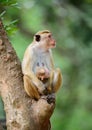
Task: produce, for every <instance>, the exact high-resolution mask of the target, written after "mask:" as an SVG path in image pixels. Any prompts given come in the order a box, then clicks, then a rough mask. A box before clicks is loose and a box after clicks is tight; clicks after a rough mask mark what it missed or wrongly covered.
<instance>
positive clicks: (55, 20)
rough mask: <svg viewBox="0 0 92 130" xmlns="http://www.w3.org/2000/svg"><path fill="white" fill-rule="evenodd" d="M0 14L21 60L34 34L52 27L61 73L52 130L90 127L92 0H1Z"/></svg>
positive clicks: (90, 129) (0, 106)
mask: <svg viewBox="0 0 92 130" xmlns="http://www.w3.org/2000/svg"><path fill="white" fill-rule="evenodd" d="M0 17H1V18H2V20H3V23H4V26H5V29H6V31H7V34H8V37H9V39H10V41H11V43H12V45H13V47H14V48H15V50H16V52H17V55H18V57H19V59H20V60H21V61H22V58H23V54H24V51H25V49H26V47H27V46H28V45H29V44H30V43H31V42H32V38H33V35H34V34H35V33H36V32H37V31H39V30H43V29H49V30H51V32H52V33H53V35H54V38H55V39H56V41H57V46H56V48H55V49H53V55H54V61H55V66H56V67H60V68H61V71H62V74H63V85H62V88H61V89H60V90H59V92H58V93H57V95H56V108H55V111H54V113H53V115H52V117H51V123H52V130H92V0H44V1H43V0H19V1H17V0H0ZM4 118H5V113H4V108H3V103H2V100H0V119H4Z"/></svg>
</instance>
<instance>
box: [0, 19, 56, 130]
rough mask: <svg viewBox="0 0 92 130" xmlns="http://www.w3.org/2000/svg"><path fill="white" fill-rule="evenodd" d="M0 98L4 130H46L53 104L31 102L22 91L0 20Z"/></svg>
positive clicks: (18, 67) (18, 69)
mask: <svg viewBox="0 0 92 130" xmlns="http://www.w3.org/2000/svg"><path fill="white" fill-rule="evenodd" d="M0 94H1V97H2V100H3V102H4V110H5V113H6V125H7V130H50V121H49V120H50V117H51V115H52V113H53V110H54V107H55V103H53V102H52V103H48V102H47V100H46V99H44V98H41V99H39V100H38V101H35V100H33V99H31V98H30V97H28V96H27V94H26V93H25V90H24V87H23V75H22V71H21V63H20V61H19V59H18V57H17V55H16V52H15V50H14V49H13V47H12V46H11V43H10V42H9V40H8V37H7V35H6V32H5V30H4V27H3V24H2V21H1V19H0Z"/></svg>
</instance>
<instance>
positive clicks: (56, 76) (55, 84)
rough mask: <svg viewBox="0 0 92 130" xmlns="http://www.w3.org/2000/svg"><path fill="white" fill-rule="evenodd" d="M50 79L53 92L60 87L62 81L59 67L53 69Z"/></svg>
mask: <svg viewBox="0 0 92 130" xmlns="http://www.w3.org/2000/svg"><path fill="white" fill-rule="evenodd" d="M51 80H52V81H51V87H52V91H53V92H54V93H55V92H57V90H58V89H59V88H60V86H61V83H62V75H61V71H60V69H59V68H57V69H55V70H53V72H52V77H51Z"/></svg>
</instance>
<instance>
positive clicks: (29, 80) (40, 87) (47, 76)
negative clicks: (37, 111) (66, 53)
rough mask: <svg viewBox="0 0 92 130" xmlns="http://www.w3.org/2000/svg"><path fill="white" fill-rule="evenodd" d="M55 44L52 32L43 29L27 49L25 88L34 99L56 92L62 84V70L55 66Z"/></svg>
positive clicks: (24, 65) (24, 66)
mask: <svg viewBox="0 0 92 130" xmlns="http://www.w3.org/2000/svg"><path fill="white" fill-rule="evenodd" d="M55 46H56V42H55V40H54V38H53V36H52V33H51V32H50V31H48V30H43V31H39V32H37V33H36V34H35V35H34V39H33V42H32V43H31V44H30V45H29V46H28V48H27V49H26V51H25V54H24V58H23V62H22V71H23V74H24V77H23V79H24V88H25V91H26V92H27V94H28V95H29V96H30V97H31V98H33V99H36V100H38V99H39V98H40V97H41V96H43V95H47V94H52V93H56V92H57V90H58V89H59V88H60V86H61V83H62V75H61V71H60V69H59V68H57V69H55V68H54V63H53V58H52V52H51V49H52V48H55Z"/></svg>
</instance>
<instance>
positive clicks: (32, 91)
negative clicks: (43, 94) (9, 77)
mask: <svg viewBox="0 0 92 130" xmlns="http://www.w3.org/2000/svg"><path fill="white" fill-rule="evenodd" d="M23 78H24V89H25V91H26V93H27V94H28V95H29V96H30V97H31V98H34V99H39V98H40V94H39V92H38V90H37V88H36V86H35V85H34V84H33V83H32V81H31V80H30V78H29V77H28V76H26V75H24V77H23Z"/></svg>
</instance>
